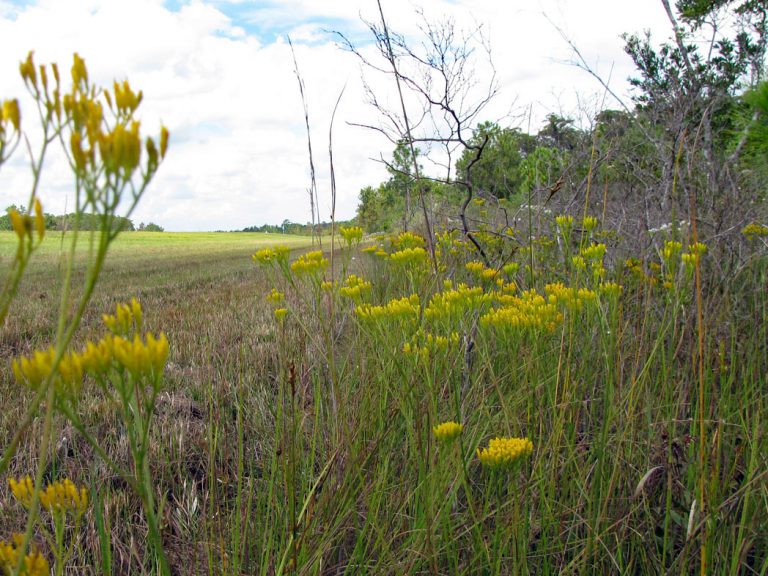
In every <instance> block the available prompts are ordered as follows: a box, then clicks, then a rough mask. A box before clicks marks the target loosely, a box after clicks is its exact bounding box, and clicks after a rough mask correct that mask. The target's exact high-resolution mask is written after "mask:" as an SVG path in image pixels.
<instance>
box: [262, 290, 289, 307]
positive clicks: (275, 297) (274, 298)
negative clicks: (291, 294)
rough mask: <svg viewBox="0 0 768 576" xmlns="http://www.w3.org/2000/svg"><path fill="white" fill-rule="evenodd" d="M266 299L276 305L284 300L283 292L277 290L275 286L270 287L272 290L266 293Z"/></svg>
mask: <svg viewBox="0 0 768 576" xmlns="http://www.w3.org/2000/svg"><path fill="white" fill-rule="evenodd" d="M266 300H267V302H269V303H270V304H274V305H275V306H277V305H280V304H282V303H283V302H285V294H283V293H282V292H280V291H279V290H277V288H272V291H271V292H270V293H269V294H267V296H266Z"/></svg>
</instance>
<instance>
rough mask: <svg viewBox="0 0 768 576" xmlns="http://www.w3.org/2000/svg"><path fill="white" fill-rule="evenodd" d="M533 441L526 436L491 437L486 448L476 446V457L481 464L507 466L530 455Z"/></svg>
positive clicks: (495, 466) (498, 466) (490, 466)
mask: <svg viewBox="0 0 768 576" xmlns="http://www.w3.org/2000/svg"><path fill="white" fill-rule="evenodd" d="M532 452H533V443H532V442H531V441H530V440H529V439H528V438H502V437H498V438H493V439H491V441H490V442H489V443H488V447H487V448H482V449H481V448H478V449H477V457H478V458H479V460H480V463H481V464H482V465H483V466H487V467H489V468H508V467H510V466H511V465H513V464H514V463H516V462H517V461H518V460H520V459H521V458H524V457H527V456H530V455H531V453H532Z"/></svg>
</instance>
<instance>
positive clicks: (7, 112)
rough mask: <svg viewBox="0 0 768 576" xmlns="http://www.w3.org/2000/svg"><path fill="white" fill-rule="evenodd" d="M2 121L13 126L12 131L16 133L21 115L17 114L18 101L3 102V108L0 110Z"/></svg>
mask: <svg viewBox="0 0 768 576" xmlns="http://www.w3.org/2000/svg"><path fill="white" fill-rule="evenodd" d="M1 117H2V121H3V122H10V123H11V125H12V126H13V129H14V130H15V131H16V132H18V131H19V126H20V124H21V114H20V113H19V101H18V100H16V99H14V100H6V101H5V102H3V108H2V116H1Z"/></svg>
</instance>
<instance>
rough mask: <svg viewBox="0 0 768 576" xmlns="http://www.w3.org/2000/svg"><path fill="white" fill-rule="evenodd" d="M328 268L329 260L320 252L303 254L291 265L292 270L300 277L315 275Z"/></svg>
mask: <svg viewBox="0 0 768 576" xmlns="http://www.w3.org/2000/svg"><path fill="white" fill-rule="evenodd" d="M327 267H328V259H327V258H324V257H323V253H322V252H321V251H320V250H315V251H313V252H307V253H306V254H302V255H301V256H299V258H297V259H296V261H295V262H294V263H293V264H291V270H292V271H293V272H294V273H296V274H298V275H302V274H305V275H308V276H311V275H314V274H317V273H318V272H322V271H323V270H325V269H326V268H327Z"/></svg>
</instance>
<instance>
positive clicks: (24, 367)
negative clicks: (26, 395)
mask: <svg viewBox="0 0 768 576" xmlns="http://www.w3.org/2000/svg"><path fill="white" fill-rule="evenodd" d="M55 359H56V350H55V349H54V348H48V349H47V350H44V351H40V350H36V351H35V352H34V353H33V354H32V356H29V357H26V356H22V357H21V358H20V359H14V360H13V362H12V364H11V367H12V369H13V375H14V377H15V378H16V381H17V382H18V383H20V384H22V383H25V384H27V385H28V386H29V387H30V388H32V389H33V390H37V389H38V388H39V387H40V385H41V384H42V383H43V382H45V381H46V380H48V378H49V377H50V376H51V372H52V369H53V361H54V360H55ZM83 370H84V366H83V361H82V358H81V356H80V355H78V354H75V353H66V354H64V355H63V356H62V358H61V362H59V367H58V371H57V374H56V376H57V378H56V380H55V384H56V386H57V387H58V388H59V389H60V390H61V391H62V392H77V391H79V390H80V385H81V384H82V381H83Z"/></svg>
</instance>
